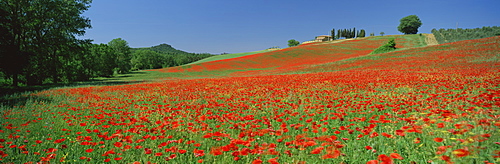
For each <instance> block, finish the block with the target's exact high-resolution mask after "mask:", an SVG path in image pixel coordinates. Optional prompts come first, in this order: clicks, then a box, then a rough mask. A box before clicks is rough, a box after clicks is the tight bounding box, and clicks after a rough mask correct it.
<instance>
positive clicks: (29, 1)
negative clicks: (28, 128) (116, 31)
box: [0, 0, 211, 86]
mask: <svg viewBox="0 0 500 164" xmlns="http://www.w3.org/2000/svg"><path fill="white" fill-rule="evenodd" d="M91 2H92V1H91V0H70V1H68V0H1V1H0V79H4V80H6V81H9V83H11V84H12V85H14V86H19V85H20V84H23V85H40V84H45V83H60V82H73V81H85V80H89V79H90V78H93V77H98V76H108V77H109V76H113V75H114V74H116V73H118V74H123V73H128V72H130V71H131V70H138V69H151V68H161V67H170V66H177V65H182V64H186V63H190V62H193V61H196V60H199V59H202V58H205V57H209V56H211V55H210V54H192V53H187V52H180V51H177V52H174V50H171V51H172V52H165V51H162V49H161V48H162V47H166V46H163V45H160V46H159V47H152V48H149V49H148V48H146V49H132V48H130V47H129V46H128V43H127V42H126V41H125V40H123V39H120V38H118V39H114V40H112V41H110V42H109V43H107V44H92V43H91V42H92V40H89V39H78V38H77V36H83V35H84V34H85V30H86V29H88V28H90V27H91V24H90V20H89V19H88V18H86V17H83V16H82V13H83V12H84V11H86V10H88V8H89V7H90V3H91Z"/></svg>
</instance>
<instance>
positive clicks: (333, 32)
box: [330, 29, 336, 40]
mask: <svg viewBox="0 0 500 164" xmlns="http://www.w3.org/2000/svg"><path fill="white" fill-rule="evenodd" d="M330 36H331V37H332V39H333V40H335V37H336V36H335V29H332V31H330Z"/></svg>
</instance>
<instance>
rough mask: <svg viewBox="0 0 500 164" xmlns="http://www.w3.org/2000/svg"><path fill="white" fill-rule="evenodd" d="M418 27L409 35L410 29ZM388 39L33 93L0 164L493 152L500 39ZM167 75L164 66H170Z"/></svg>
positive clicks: (434, 159)
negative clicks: (393, 47)
mask: <svg viewBox="0 0 500 164" xmlns="http://www.w3.org/2000/svg"><path fill="white" fill-rule="evenodd" d="M411 37H413V36H411ZM411 37H399V36H397V39H396V43H398V44H400V43H401V44H400V45H399V46H400V47H398V48H402V50H399V51H395V52H390V53H385V54H377V55H367V54H369V53H370V52H371V50H373V49H375V48H377V47H378V46H380V45H382V44H384V42H385V41H387V40H386V39H384V38H382V39H377V38H375V39H373V38H372V39H369V38H367V39H364V40H352V41H344V42H340V43H335V44H311V45H302V46H298V47H294V48H290V49H283V50H277V51H272V52H265V53H261V54H254V55H249V56H243V57H239V58H234V59H224V60H220V61H210V62H206V63H198V64H193V65H189V66H182V67H174V68H167V69H162V70H152V71H159V72H163V73H165V74H169V73H179V72H185V73H186V74H189V72H204V71H207V72H217V71H225V70H226V71H228V72H229V73H225V74H223V75H222V74H219V75H218V76H217V77H213V78H207V77H199V78H195V79H193V78H175V79H174V78H165V79H163V81H155V82H146V83H138V84H126V85H113V86H88V87H79V88H57V89H50V90H45V91H39V92H30V93H26V94H24V95H21V96H24V97H26V98H27V100H26V103H24V104H15V105H3V106H0V107H1V109H2V110H1V111H0V115H1V117H2V119H0V163H254V164H257V163H271V164H276V163H288V164H303V163H343V164H357V163H363V164H364V163H367V164H382V163H385V164H390V163H499V162H500V130H499V129H500V112H499V109H500V108H499V106H500V56H499V55H500V37H491V38H484V39H477V40H467V41H460V42H455V43H447V44H442V45H435V46H428V47H422V46H421V44H420V43H419V40H418V39H414V38H411ZM166 76H167V75H166Z"/></svg>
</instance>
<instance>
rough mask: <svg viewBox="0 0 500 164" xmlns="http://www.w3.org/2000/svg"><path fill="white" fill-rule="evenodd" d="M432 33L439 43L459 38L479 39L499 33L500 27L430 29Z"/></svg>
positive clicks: (454, 40) (459, 39)
mask: <svg viewBox="0 0 500 164" xmlns="http://www.w3.org/2000/svg"><path fill="white" fill-rule="evenodd" d="M431 32H432V34H434V37H435V38H436V40H437V41H438V43H439V44H443V43H450V42H456V41H461V40H470V39H480V38H486V37H492V36H498V34H500V27H498V26H493V27H489V26H488V27H482V28H474V29H462V28H458V29H439V30H436V29H432V30H431Z"/></svg>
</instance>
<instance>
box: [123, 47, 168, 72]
mask: <svg viewBox="0 0 500 164" xmlns="http://www.w3.org/2000/svg"><path fill="white" fill-rule="evenodd" d="M132 56H133V57H132V60H131V64H132V69H133V70H143V69H156V68H162V67H163V65H165V63H166V62H168V61H172V60H173V59H171V58H170V59H167V58H166V56H164V55H162V54H160V53H158V52H155V51H152V50H137V51H134V53H132Z"/></svg>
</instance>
